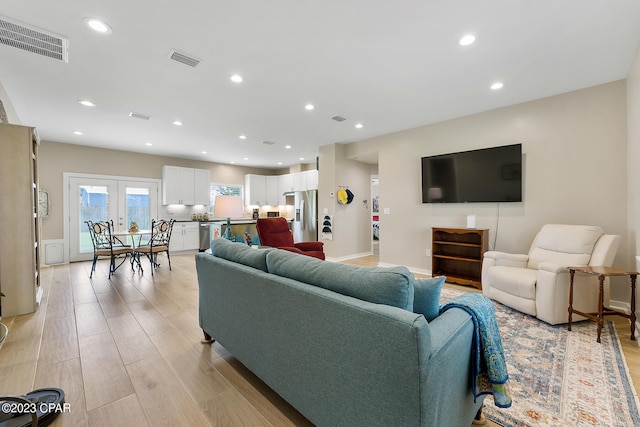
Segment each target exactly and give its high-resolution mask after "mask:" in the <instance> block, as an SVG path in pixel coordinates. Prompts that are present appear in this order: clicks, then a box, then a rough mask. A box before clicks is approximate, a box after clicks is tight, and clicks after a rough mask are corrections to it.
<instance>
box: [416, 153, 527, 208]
mask: <svg viewBox="0 0 640 427" xmlns="http://www.w3.org/2000/svg"><path fill="white" fill-rule="evenodd" d="M521 201H522V144H513V145H505V146H502V147H491V148H483V149H480V150H472V151H463V152H459V153H450V154H441V155H437V156H428V157H423V158H422V203H474V202H521Z"/></svg>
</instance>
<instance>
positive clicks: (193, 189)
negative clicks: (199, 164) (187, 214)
mask: <svg viewBox="0 0 640 427" xmlns="http://www.w3.org/2000/svg"><path fill="white" fill-rule="evenodd" d="M210 181H211V179H210V172H209V171H208V170H206V169H193V168H184V167H180V166H163V167H162V204H163V205H208V204H209V185H210Z"/></svg>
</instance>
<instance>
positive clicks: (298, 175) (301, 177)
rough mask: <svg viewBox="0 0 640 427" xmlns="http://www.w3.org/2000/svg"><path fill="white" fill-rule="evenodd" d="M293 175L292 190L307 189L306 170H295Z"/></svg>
mask: <svg viewBox="0 0 640 427" xmlns="http://www.w3.org/2000/svg"><path fill="white" fill-rule="evenodd" d="M292 175H293V191H307V174H306V172H295V173H293V174H292Z"/></svg>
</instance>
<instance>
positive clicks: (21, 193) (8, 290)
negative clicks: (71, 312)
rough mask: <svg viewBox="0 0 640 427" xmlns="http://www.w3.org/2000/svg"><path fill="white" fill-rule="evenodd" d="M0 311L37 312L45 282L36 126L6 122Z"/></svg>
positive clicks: (0, 175) (0, 187) (0, 167)
mask: <svg viewBox="0 0 640 427" xmlns="http://www.w3.org/2000/svg"><path fill="white" fill-rule="evenodd" d="M0 143H1V144H2V156H0V195H1V196H2V203H1V204H0V218H2V221H1V222H0V235H1V236H2V242H3V244H2V245H0V290H1V291H2V292H3V293H4V294H5V295H6V296H5V297H4V298H2V301H0V304H1V305H0V316H5V317H11V316H18V315H20V314H26V313H33V312H34V311H35V310H36V304H37V303H39V301H40V298H41V296H42V288H41V287H40V219H39V215H38V213H39V203H38V190H39V186H38V145H39V144H40V139H39V138H38V134H37V133H36V130H35V129H34V128H32V127H28V126H19V125H9V124H0Z"/></svg>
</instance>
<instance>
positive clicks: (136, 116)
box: [129, 111, 151, 120]
mask: <svg viewBox="0 0 640 427" xmlns="http://www.w3.org/2000/svg"><path fill="white" fill-rule="evenodd" d="M129 117H131V118H134V119H140V120H149V119H150V118H151V116H147V115H146V114H142V113H134V112H133V111H132V112H130V113H129Z"/></svg>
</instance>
